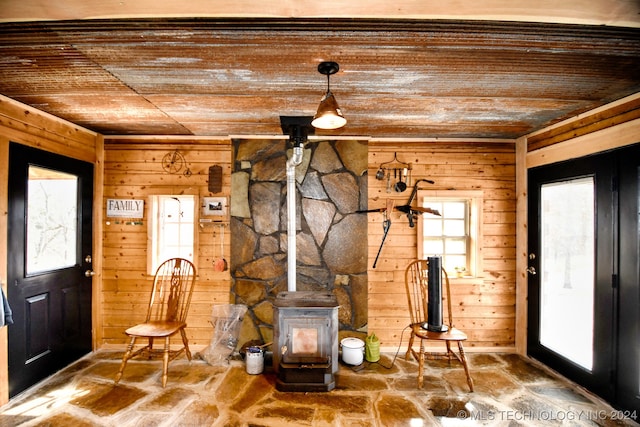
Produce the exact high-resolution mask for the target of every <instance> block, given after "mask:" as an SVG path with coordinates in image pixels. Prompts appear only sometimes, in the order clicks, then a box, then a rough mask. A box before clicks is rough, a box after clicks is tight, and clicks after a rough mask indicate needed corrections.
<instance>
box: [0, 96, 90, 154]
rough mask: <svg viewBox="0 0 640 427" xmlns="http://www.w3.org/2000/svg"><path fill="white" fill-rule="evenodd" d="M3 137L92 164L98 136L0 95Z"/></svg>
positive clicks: (0, 117)
mask: <svg viewBox="0 0 640 427" xmlns="http://www.w3.org/2000/svg"><path fill="white" fill-rule="evenodd" d="M0 132H1V133H2V136H3V137H6V138H8V139H9V140H11V141H15V142H19V143H21V144H25V145H29V146H32V147H37V148H39V149H41V150H46V151H51V152H53V153H58V154H62V155H65V156H68V157H73V158H75V159H79V160H84V161H86V162H89V163H94V162H95V158H96V155H95V152H96V145H95V144H96V143H95V141H96V138H97V136H98V134H97V133H95V132H92V131H90V130H87V129H84V128H82V127H80V126H78V125H75V124H73V123H71V122H68V121H66V120H63V119H60V118H58V117H55V116H52V115H51V114H48V113H45V112H43V111H39V110H37V109H35V108H32V107H30V106H28V105H25V104H22V103H20V102H18V101H15V100H13V99H11V98H7V97H6V96H3V95H0Z"/></svg>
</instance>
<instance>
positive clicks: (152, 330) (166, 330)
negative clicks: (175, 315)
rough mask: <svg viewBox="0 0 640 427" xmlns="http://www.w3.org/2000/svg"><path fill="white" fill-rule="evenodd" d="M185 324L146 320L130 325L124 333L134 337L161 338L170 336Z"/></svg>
mask: <svg viewBox="0 0 640 427" xmlns="http://www.w3.org/2000/svg"><path fill="white" fill-rule="evenodd" d="M186 326H187V324H186V323H185V322H157V321H156V322H147V323H140V324H138V325H135V326H132V327H130V328H129V329H127V330H126V331H125V333H126V334H127V335H129V336H136V337H153V338H162V337H168V336H171V335H173V334H175V333H176V332H178V331H179V330H180V329H182V328H184V327H186Z"/></svg>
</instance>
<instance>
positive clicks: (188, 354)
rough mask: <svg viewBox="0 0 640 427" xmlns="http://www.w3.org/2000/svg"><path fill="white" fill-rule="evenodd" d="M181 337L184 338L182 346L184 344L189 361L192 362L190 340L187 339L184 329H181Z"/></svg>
mask: <svg viewBox="0 0 640 427" xmlns="http://www.w3.org/2000/svg"><path fill="white" fill-rule="evenodd" d="M180 335H181V336H182V344H184V352H185V354H186V355H187V359H189V361H191V352H190V351H189V340H188V339H187V333H186V331H185V330H184V329H180Z"/></svg>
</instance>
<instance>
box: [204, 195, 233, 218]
mask: <svg viewBox="0 0 640 427" xmlns="http://www.w3.org/2000/svg"><path fill="white" fill-rule="evenodd" d="M226 214H227V198H226V197H203V198H202V215H203V216H225V215H226Z"/></svg>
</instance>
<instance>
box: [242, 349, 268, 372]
mask: <svg viewBox="0 0 640 427" xmlns="http://www.w3.org/2000/svg"><path fill="white" fill-rule="evenodd" d="M245 360H246V364H247V366H246V368H247V374H250V375H258V374H261V373H262V371H263V370H264V351H262V349H261V348H258V347H249V348H248V349H247V353H246V356H245Z"/></svg>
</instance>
